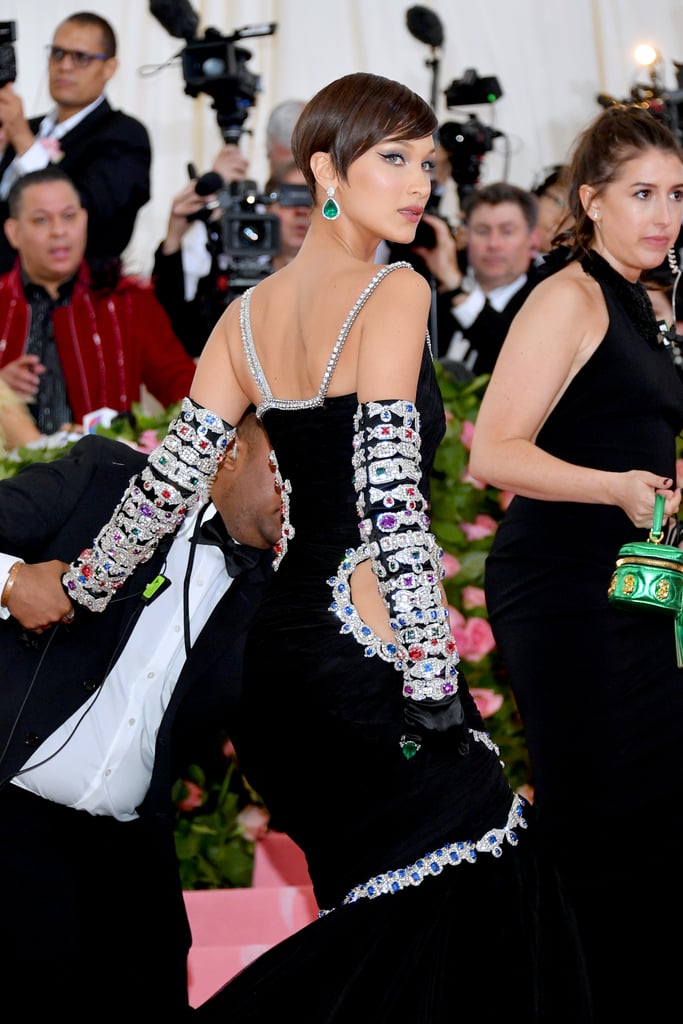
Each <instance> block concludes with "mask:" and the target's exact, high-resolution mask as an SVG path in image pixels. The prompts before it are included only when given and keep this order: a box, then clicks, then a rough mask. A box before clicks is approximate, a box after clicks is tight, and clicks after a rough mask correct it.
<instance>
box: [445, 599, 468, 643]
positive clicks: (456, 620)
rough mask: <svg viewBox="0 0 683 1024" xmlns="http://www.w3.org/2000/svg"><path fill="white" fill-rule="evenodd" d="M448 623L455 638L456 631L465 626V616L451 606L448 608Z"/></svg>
mask: <svg viewBox="0 0 683 1024" xmlns="http://www.w3.org/2000/svg"><path fill="white" fill-rule="evenodd" d="M448 623H449V625H450V628H451V633H452V634H453V636H455V631H456V629H461V628H462V627H463V626H464V625H465V616H464V615H463V614H462V613H461V612H459V611H458V609H457V608H456V607H455V606H454V605H452V604H449V606H448Z"/></svg>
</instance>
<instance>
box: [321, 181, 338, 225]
mask: <svg viewBox="0 0 683 1024" xmlns="http://www.w3.org/2000/svg"><path fill="white" fill-rule="evenodd" d="M340 213H341V210H340V209H339V203H338V202H337V200H336V199H335V198H334V188H333V187H332V185H330V187H329V188H328V190H327V200H326V202H325V205H324V206H323V209H322V214H323V217H324V218H325V220H336V219H337V217H338V216H339V214H340Z"/></svg>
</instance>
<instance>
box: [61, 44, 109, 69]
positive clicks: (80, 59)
mask: <svg viewBox="0 0 683 1024" xmlns="http://www.w3.org/2000/svg"><path fill="white" fill-rule="evenodd" d="M46 50H47V59H48V60H49V61H50V63H52V64H61V63H62V61H63V60H64V58H65V57H71V62H72V63H73V65H74V67H77V68H87V67H89V66H90V65H91V64H92V62H93V61H94V60H110V59H111V58H110V57H108V56H107V54H106V53H84V52H83V50H65V49H64V48H63V47H61V46H47V47H46Z"/></svg>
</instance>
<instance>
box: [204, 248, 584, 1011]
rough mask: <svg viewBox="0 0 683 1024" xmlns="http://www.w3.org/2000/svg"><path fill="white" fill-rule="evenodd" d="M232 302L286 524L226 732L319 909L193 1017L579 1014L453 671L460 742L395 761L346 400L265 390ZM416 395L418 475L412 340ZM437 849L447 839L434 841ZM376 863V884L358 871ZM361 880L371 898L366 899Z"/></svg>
mask: <svg viewBox="0 0 683 1024" xmlns="http://www.w3.org/2000/svg"><path fill="white" fill-rule="evenodd" d="M397 265H398V264H394V265H392V269H395V267H396V266H397ZM383 276H384V273H383V272H380V273H379V274H378V276H377V277H376V279H374V280H375V282H376V283H377V284H379V281H380V280H381V279H382V277H383ZM371 291H372V288H370V289H369V290H368V293H367V294H366V293H364V297H362V301H361V300H359V302H361V304H362V302H364V301H365V300H366V298H368V297H369V294H370V293H371ZM242 301H243V307H242V309H243V333H245V334H246V336H247V342H246V344H247V349H248V351H249V350H251V362H252V370H253V371H254V373H255V376H256V379H257V381H258V383H259V386H260V389H261V392H262V394H264V400H265V406H264V409H265V411H264V414H263V422H264V425H265V427H266V429H267V431H268V434H269V437H270V439H271V442H272V444H273V447H274V450H275V453H276V455H277V461H278V465H279V471H280V472H281V474H282V477H283V478H284V479H285V480H287V481H289V482H290V483H291V496H290V509H289V519H290V521H291V524H292V526H293V528H294V530H295V534H294V537H293V538H292V539H290V540H289V543H288V546H287V550H286V553H285V554H284V557H283V559H282V562H281V564H280V566H279V568H278V570H277V572H276V573H275V576H274V579H273V583H272V586H271V588H270V591H269V593H268V595H267V597H266V600H265V602H264V604H263V605H262V607H261V609H260V611H259V612H258V613H257V615H256V617H255V620H254V624H253V626H252V629H251V633H250V636H249V640H248V643H247V650H246V661H245V674H244V695H243V700H242V708H241V716H240V726H239V728H238V729H236V731H235V732H234V734H233V739H234V742H235V747H236V750H237V753H238V757H239V759H240V764H241V767H242V768H243V770H244V772H245V774H246V776H247V777H248V778H249V780H250V782H251V784H252V785H253V786H254V787H255V788H256V789H257V791H258V792H259V793H260V794H261V795H262V797H263V798H264V800H265V802H266V804H267V806H268V808H269V810H270V812H271V814H272V823H273V826H274V827H276V828H278V829H281V830H283V831H285V832H287V833H288V834H289V835H290V836H291V837H292V838H293V839H294V840H295V841H296V842H297V843H298V844H299V845H300V846H301V847H302V849H303V850H304V852H305V854H306V858H307V862H308V867H309V872H310V875H311V879H312V882H313V886H314V891H315V895H316V899H317V901H318V904H319V907H320V909H321V916H320V917H319V919H318V920H317V921H315V922H313V923H312V924H310V925H309V926H307V927H306V928H304V929H303V930H301V931H300V932H298V933H297V934H295V935H293V936H291V937H290V938H289V939H287V940H286V941H285V942H283V943H281V944H279V945H278V946H276V947H275V948H274V949H272V950H270V951H269V952H267V953H266V954H265V955H263V956H262V957H260V958H259V959H258V960H257V961H255V962H254V963H253V964H251V965H250V966H249V967H247V968H246V969H245V970H244V971H243V972H241V974H239V975H238V976H237V977H236V978H235V979H233V980H232V981H231V982H230V983H228V985H227V986H226V987H224V988H223V989H222V990H220V991H219V992H218V993H217V994H216V995H215V996H214V997H212V999H211V1000H209V1001H208V1002H207V1003H205V1004H204V1005H203V1006H202V1007H201V1008H200V1009H199V1010H198V1011H197V1013H198V1016H199V1017H200V1019H203V1020H211V1021H214V1020H215V1021H219V1020H220V1021H225V1022H226V1024H240V1022H245V1021H249V1022H256V1021H266V1020H269V1019H271V1018H273V1019H274V1016H275V1015H284V1016H286V1017H291V1019H292V1020H296V1021H298V1022H311V1024H313V1022H315V1024H320V1022H325V1024H327V1022H335V1024H338V1022H346V1021H349V1022H354V1024H359V1022H360V1021H373V1022H375V1024H378V1022H387V1024H388V1022H389V1021H391V1022H392V1024H394V1022H396V1021H398V1020H404V1021H406V1022H407V1021H410V1022H411V1024H439V1022H446V1021H449V1022H451V1021H454V1020H460V1019H462V1020H478V1021H491V1022H493V1021H496V1022H498V1024H499V1022H500V1021H501V1020H504V1019H506V1018H507V1019H516V1020H520V1021H521V1020H523V1021H525V1022H529V1024H531V1022H535V1021H548V1022H550V1021H553V1022H555V1024H557V1022H563V1021H572V1022H575V1024H585V1022H586V1021H588V1020H590V1015H589V1013H588V1011H587V1009H586V1003H585V989H584V972H583V961H582V959H581V956H580V953H579V951H578V948H577V945H576V942H575V933H574V931H573V928H572V920H571V916H570V915H568V914H567V908H566V906H565V904H564V901H563V895H562V893H561V891H560V889H559V887H558V886H557V882H556V877H555V875H554V873H553V872H552V870H551V869H550V868H548V867H547V866H546V865H545V864H544V863H541V861H540V860H539V859H538V858H537V854H536V848H535V843H534V840H533V835H532V834H531V833H532V832H533V829H532V827H531V826H527V824H526V823H527V822H529V819H530V817H531V809H530V808H528V807H527V806H526V805H525V804H524V803H523V802H521V801H520V800H519V798H518V797H515V796H514V794H512V792H511V791H510V789H509V787H508V784H507V781H506V779H505V776H504V773H503V770H502V768H501V765H500V762H499V758H498V756H497V752H496V750H495V749H494V748H493V745H492V743H491V741H490V740H489V738H488V736H487V735H486V734H485V732H484V727H483V724H482V721H481V718H480V717H479V715H478V712H477V710H476V706H475V705H474V702H473V701H472V699H471V697H470V696H469V694H468V693H467V692H466V685H465V682H464V680H463V679H462V677H461V681H460V686H461V693H462V700H463V704H464V707H465V713H466V717H467V725H468V727H469V728H468V730H467V732H466V739H465V740H463V738H462V736H461V737H460V741H458V740H457V739H455V740H454V739H452V738H451V737H450V735H449V734H446V736H445V738H443V739H442V741H441V742H440V743H431V744H425V746H424V747H423V748H422V750H421V751H420V752H419V753H418V754H417V755H416V756H415V757H414V758H413V759H412V760H406V759H405V758H404V757H403V756H402V753H401V750H400V747H399V739H400V736H401V733H402V731H403V724H402V696H401V688H402V676H401V673H400V672H397V671H396V668H395V667H394V664H393V663H392V660H391V659H390V658H389V657H388V655H387V654H386V651H383V654H384V655H385V656H384V657H383V656H382V653H371V652H372V650H376V648H377V647H378V646H380V645H379V642H378V640H377V637H376V636H374V634H372V633H371V632H370V631H369V630H367V629H365V630H364V629H363V624H362V623H361V622H360V621H359V620H358V617H357V616H354V611H353V606H352V605H351V602H350V597H349V594H348V589H347V590H346V592H344V588H343V578H344V575H345V572H346V568H345V563H346V562H347V561H349V560H350V561H352V557H353V556H352V554H351V552H352V551H353V549H355V548H357V547H358V546H359V531H358V523H359V520H358V515H357V512H356V492H355V490H354V486H353V470H352V465H351V459H352V453H353V445H352V441H353V435H354V426H353V417H354V413H355V411H356V408H357V405H358V401H357V398H356V396H355V395H353V394H351V395H343V396H340V397H333V398H328V397H325V391H326V382H324V383H323V384H322V385H321V390H320V393H319V396H318V398H317V399H316V400H315V401H313V402H310V403H306V404H305V403H293V402H281V403H278V402H277V401H275V400H271V398H270V397H269V389H268V386H267V384H266V383H265V380H264V379H263V378H262V374H261V371H260V365H259V364H258V363H257V362H256V360H255V357H254V350H253V349H252V344H253V339H251V331H250V325H249V321H248V302H249V294H248V293H247V294H246V296H245V297H243V300H242ZM342 333H344V332H342ZM342 343H343V338H342ZM338 348H339V349H340V348H341V345H339V346H338ZM330 369H331V370H332V372H333V369H334V357H333V359H332V361H331V364H330ZM417 405H418V408H419V411H420V414H421V423H422V444H423V448H422V452H423V459H424V473H425V476H424V479H426V480H428V479H429V470H430V467H431V464H432V460H433V457H434V453H435V449H436V446H437V444H438V442H439V440H440V438H441V437H442V436H443V431H444V412H443V406H442V402H441V395H440V392H439V388H438V384H437V382H436V378H435V375H434V372H433V367H432V361H431V353H430V350H429V348H428V347H427V346H425V354H424V359H423V364H422V372H421V376H420V382H419V395H418V400H417ZM331 606H333V607H331ZM335 609H336V610H335ZM448 843H451V844H461V845H459V846H456V845H453V846H452V847H450V848H449V850H450V852H447V848H446V845H445V844H448ZM474 845H477V846H478V852H477V853H476V855H475V857H472V852H473V846H474ZM439 850H441V852H440V853H437V852H436V851H439ZM468 851H469V852H468ZM446 862H447V863H446ZM441 865H445V866H443V867H442V866H441ZM404 868H405V869H410V870H408V871H407V872H406V873H405V874H406V876H407V877H410V884H405V885H404V884H403V880H402V878H401V875H402V869H404ZM389 872H394V874H393V876H392V878H391V879H385V880H384V885H383V883H382V882H381V881H377V876H378V875H380V874H385V873H389ZM371 880H373V881H372V883H371ZM365 883H371V884H368V885H365ZM373 887H374V890H376V891H378V890H381V889H383V888H385V889H386V890H387V891H382V892H381V894H378V895H376V896H375V898H373ZM394 890H396V891H394ZM351 893H353V895H351V896H349V894H351ZM326 912H327V913H326ZM510 1013H512V1014H513V1015H514V1014H519V1016H516V1017H512V1018H511V1017H510Z"/></svg>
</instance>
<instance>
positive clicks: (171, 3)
mask: <svg viewBox="0 0 683 1024" xmlns="http://www.w3.org/2000/svg"><path fill="white" fill-rule="evenodd" d="M149 13H150V14H151V15H152V17H153V18H156V19H157V21H158V22H159V24H160V25H161V26H162V28H165V29H166V31H167V32H168V34H169V35H170V36H174V37H175V38H176V39H186V40H187V42H188V43H191V42H192V41H193V39H194V37H195V34H196V32H197V26H198V25H199V15H198V14H197V13H196V11H193V10H192V7H191V6H190V4H189V3H188V2H187V0H150V3H149Z"/></svg>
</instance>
